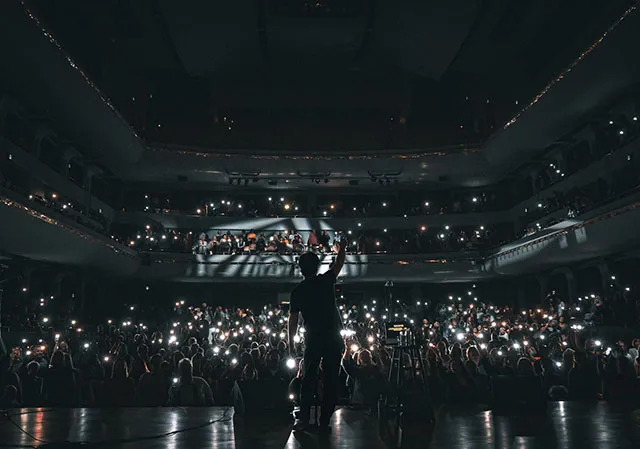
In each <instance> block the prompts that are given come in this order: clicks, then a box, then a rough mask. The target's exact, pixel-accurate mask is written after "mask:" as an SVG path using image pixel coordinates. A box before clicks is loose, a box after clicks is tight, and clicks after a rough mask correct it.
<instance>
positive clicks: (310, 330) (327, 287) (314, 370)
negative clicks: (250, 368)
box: [288, 238, 347, 434]
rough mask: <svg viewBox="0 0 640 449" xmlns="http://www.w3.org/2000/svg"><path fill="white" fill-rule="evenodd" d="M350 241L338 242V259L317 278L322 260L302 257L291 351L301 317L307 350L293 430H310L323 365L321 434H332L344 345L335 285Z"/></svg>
mask: <svg viewBox="0 0 640 449" xmlns="http://www.w3.org/2000/svg"><path fill="white" fill-rule="evenodd" d="M346 246H347V241H346V239H345V238H342V239H341V240H340V243H339V251H338V256H337V258H336V260H335V262H334V264H333V265H332V266H331V268H330V269H329V271H327V272H326V273H323V274H320V275H318V268H319V267H320V259H319V258H318V256H317V255H315V254H314V253H311V252H308V253H305V254H303V255H302V256H300V263H299V264H300V271H301V272H302V275H303V276H304V280H303V281H302V282H301V283H300V284H299V285H298V286H297V287H296V288H295V289H294V290H293V292H291V302H290V306H289V326H288V328H289V348H290V349H293V347H294V341H293V337H294V336H295V335H296V333H297V330H298V321H299V318H300V314H302V318H303V319H304V327H305V349H304V363H303V374H302V387H301V392H300V415H299V416H298V418H297V419H296V422H295V423H294V426H293V428H294V430H296V431H302V430H307V429H308V428H309V418H310V414H311V403H312V401H313V396H314V394H315V393H316V391H317V387H318V368H319V367H320V363H321V362H322V372H323V386H324V389H323V395H322V404H321V406H322V409H321V410H322V412H321V414H320V427H319V429H318V432H319V433H321V434H327V433H329V432H331V428H330V427H329V420H330V419H331V415H332V414H333V412H334V410H335V407H336V402H337V400H338V375H339V371H340V359H341V358H342V351H343V349H344V345H343V342H342V337H341V336H340V330H341V329H342V319H341V317H340V312H339V311H338V307H337V305H336V298H335V282H336V278H337V277H338V274H340V270H342V266H343V265H344V259H345V249H346Z"/></svg>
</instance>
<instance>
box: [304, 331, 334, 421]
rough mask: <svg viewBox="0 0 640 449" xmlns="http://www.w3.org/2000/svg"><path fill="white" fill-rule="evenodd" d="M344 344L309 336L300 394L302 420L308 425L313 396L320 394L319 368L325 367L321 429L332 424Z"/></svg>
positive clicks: (306, 344) (332, 339)
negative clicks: (330, 421) (322, 426)
mask: <svg viewBox="0 0 640 449" xmlns="http://www.w3.org/2000/svg"><path fill="white" fill-rule="evenodd" d="M343 349H344V347H343V345H342V341H341V340H340V339H339V338H338V339H336V338H335V337H330V338H327V337H325V338H322V337H320V338H318V337H313V336H311V335H307V336H306V340H305V350H304V371H303V374H302V387H301V391H300V419H301V420H302V421H304V422H308V421H309V416H310V415H311V405H312V404H313V396H314V395H315V393H316V392H317V390H318V376H319V373H318V368H319V367H320V363H322V386H323V391H322V403H321V404H320V405H321V407H322V412H321V414H320V425H327V424H329V420H330V419H331V415H332V414H333V412H334V410H335V408H336V403H337V402H338V388H339V374H340V360H341V359H342V350H343Z"/></svg>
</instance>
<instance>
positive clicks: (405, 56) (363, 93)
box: [24, 0, 640, 185]
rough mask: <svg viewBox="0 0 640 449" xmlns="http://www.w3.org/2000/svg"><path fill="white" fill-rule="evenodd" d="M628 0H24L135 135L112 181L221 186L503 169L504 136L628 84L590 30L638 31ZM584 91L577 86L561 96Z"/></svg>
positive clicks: (533, 146) (562, 118) (488, 178)
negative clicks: (186, 180)
mask: <svg viewBox="0 0 640 449" xmlns="http://www.w3.org/2000/svg"><path fill="white" fill-rule="evenodd" d="M633 4H634V2H633V1H630V0H612V1H606V2H589V3H585V2H581V1H578V0H564V1H559V0H555V1H545V2H516V1H507V0H504V1H486V0H451V1H435V0H424V1H419V2H398V1H391V0H386V1H383V0H321V1H305V0H256V1H248V0H247V1H232V2H222V1H210V0H188V1H180V2H177V1H172V0H150V1H135V0H108V1H97V0H91V1H87V0H83V1H80V0H74V1H72V0H26V1H24V6H25V8H26V10H27V11H28V14H29V15H30V16H31V17H32V18H35V22H36V23H37V26H38V27H41V29H42V30H46V31H47V32H49V33H50V35H51V39H52V40H55V43H56V45H58V46H59V48H60V50H61V51H62V52H64V54H65V55H68V57H69V58H70V60H71V61H73V63H74V64H75V65H76V66H77V67H78V68H80V69H81V70H82V73H83V75H86V79H88V80H89V81H90V83H91V85H92V86H95V87H96V89H99V91H100V93H101V95H103V96H104V98H105V99H107V100H108V102H109V105H110V106H112V107H113V108H115V110H117V112H118V114H120V115H121V117H122V118H123V119H124V120H125V121H126V123H127V124H128V125H130V128H131V133H132V135H135V137H136V138H137V139H138V140H139V142H140V144H141V145H142V147H143V148H144V149H145V151H142V152H141V154H140V155H137V156H136V157H135V158H133V159H134V161H133V162H134V163H133V164H131V163H130V162H132V161H130V160H126V162H127V163H126V164H125V163H121V164H119V165H118V164H113V165H114V166H118V170H117V172H118V174H119V175H122V176H124V177H125V178H127V179H131V180H140V181H158V182H163V181H167V180H168V179H173V180H175V179H177V177H178V176H187V175H189V176H190V177H191V179H194V180H198V181H201V182H209V181H212V182H221V181H226V179H227V177H228V173H229V172H243V171H245V172H247V173H251V172H256V171H258V170H260V171H261V172H262V173H263V174H264V173H266V170H270V171H269V173H270V174H271V175H273V176H276V175H278V173H279V174H280V175H282V176H286V175H288V176H294V175H295V174H296V173H298V172H299V171H300V170H302V171H303V172H305V173H319V174H322V173H328V172H332V173H333V175H335V174H336V173H341V174H342V175H345V176H343V179H347V178H348V177H347V176H346V175H347V174H348V173H349V172H350V171H351V172H353V171H354V170H355V166H356V165H358V166H359V167H365V168H366V170H367V171H374V172H383V171H385V170H386V171H388V172H393V171H398V170H399V171H402V172H403V173H411V176H410V178H411V180H412V182H422V181H429V182H437V181H438V180H441V181H442V180H443V179H446V180H450V181H451V182H454V183H459V184H469V185H472V184H476V185H478V184H484V183H488V182H494V181H495V180H496V179H497V178H500V177H502V176H504V174H505V173H504V171H505V170H506V167H512V166H513V165H514V164H516V163H517V162H518V161H519V162H521V160H522V154H517V153H516V152H514V146H516V145H515V144H516V143H517V144H518V145H519V146H520V147H521V151H523V152H525V153H526V154H527V155H530V154H531V153H533V152H535V151H537V150H540V149H541V148H540V146H542V147H544V146H546V145H548V144H549V143H550V141H553V139H554V138H557V137H559V136H558V135H557V134H558V132H561V133H562V132H566V131H567V130H568V128H570V126H572V125H573V122H574V121H575V118H576V117H577V116H579V115H580V114H582V113H584V112H585V111H588V110H591V109H592V108H593V107H595V106H597V105H598V104H599V103H600V102H601V101H603V99H607V98H608V97H610V96H611V95H612V93H613V92H614V91H615V90H618V89H620V88H622V87H626V86H627V85H628V84H629V82H628V79H630V78H632V76H635V75H636V74H637V70H636V67H635V65H633V66H631V65H630V64H636V63H635V62H633V63H627V62H625V64H626V65H625V70H627V71H628V72H629V73H626V72H625V71H624V70H622V71H621V70H619V69H618V68H617V66H616V64H618V63H620V64H622V62H620V61H622V60H624V61H628V60H629V59H630V58H627V57H626V56H625V55H624V54H620V55H618V56H619V58H620V61H618V62H615V61H614V62H612V61H611V58H608V57H606V55H604V52H605V51H608V50H607V49H606V48H604V47H606V46H607V40H606V39H604V40H603V37H605V36H608V35H609V37H607V39H610V40H613V39H614V38H616V34H618V35H621V36H619V39H620V40H622V37H624V36H626V37H627V38H628V37H629V33H633V32H634V31H629V30H626V29H625V27H626V28H629V29H633V28H635V29H637V28H640V27H633V26H632V22H633V21H635V24H636V25H637V24H638V19H637V12H636V11H635V10H633V11H631V12H630V8H631V9H633V8H632V6H631V5H633ZM618 28H620V30H619V29H618ZM625 33H627V34H625ZM635 33H636V34H635V37H637V32H635ZM600 46H602V47H603V48H602V49H600V48H599V47H600ZM609 51H610V50H609ZM598 52H600V53H602V54H601V55H597V54H596V53H598ZM591 53H593V55H592V54H591ZM588 58H591V59H592V60H593V61H594V62H589V61H587V59H588ZM598 58H599V60H598ZM583 59H584V60H585V61H583ZM636 59H637V58H636ZM589 64H591V67H588V66H589ZM582 66H585V67H587V68H588V70H589V73H592V75H591V76H592V81H593V80H595V79H596V77H597V78H598V79H600V80H602V77H603V76H606V75H607V74H611V73H613V72H614V71H615V73H616V75H615V76H616V77H617V79H616V80H613V82H611V83H607V82H604V83H603V82H602V81H601V82H600V83H599V84H598V85H597V87H596V88H593V86H592V85H591V84H589V83H590V82H591V81H590V80H591V79H590V80H588V79H587V78H586V75H583V74H581V73H575V72H578V69H580V70H583V71H586V70H587V68H585V69H583V68H582ZM629 67H630V68H629ZM603 70H604V71H606V70H609V72H607V73H604V72H603ZM621 73H622V74H621ZM565 78H566V80H565ZM569 78H574V79H575V80H574V81H572V82H571V85H572V86H574V91H573V92H571V91H570V89H568V88H567V86H564V85H563V84H566V83H567V82H568V81H567V80H569ZM563 80H564V81H563ZM605 80H606V78H605ZM561 81H562V82H561ZM25 82H26V81H25ZM581 83H582V84H581ZM556 84H558V86H556ZM550 88H552V89H550ZM562 89H564V90H562ZM584 89H589V90H588V92H589V98H588V99H584V98H582V99H581V100H580V101H574V99H573V97H571V95H574V96H575V95H578V94H579V93H580V94H581V95H582V97H584V93H585V91H584ZM556 91H557V92H556ZM27 94H28V93H27ZM34 95H35V94H34ZM543 95H546V96H547V97H549V98H552V97H554V95H555V97H557V98H556V99H554V100H553V101H555V102H557V104H554V105H550V104H549V105H546V106H547V107H548V108H550V110H552V111H553V113H554V114H557V117H553V118H554V119H555V121H556V122H557V123H559V124H561V125H562V126H556V127H555V128H553V129H551V128H549V129H547V128H544V129H543V127H542V125H541V124H540V123H538V122H536V120H542V119H545V121H550V119H549V117H550V116H552V115H553V114H551V115H550V114H549V113H547V112H541V113H540V117H538V118H537V119H536V117H535V116H534V115H535V114H534V112H535V111H534V110H533V109H535V108H532V110H531V111H529V108H531V106H533V105H536V103H537V102H538V101H539V100H540V99H541V98H542V96H543ZM544 100H545V102H546V103H550V102H551V100H548V99H546V98H545V99H544ZM540 103H541V105H542V103H543V101H540ZM542 106H544V105H542ZM86 113H87V114H89V111H87V112H86ZM528 116H532V117H528ZM519 122H526V123H527V124H530V126H529V128H527V127H526V126H523V125H522V123H519ZM544 125H545V126H547V127H550V126H551V125H549V124H547V123H545V124H544ZM509 127H511V128H514V130H510V129H507V128H509ZM508 132H510V133H511V134H508ZM512 134H513V135H512ZM114 145H115V143H114ZM127 145H128V146H135V145H130V144H127ZM129 154H131V152H129ZM126 156H127V155H123V156H122V158H124V159H126ZM212 156H213V157H212ZM445 156H446V157H445ZM449 156H451V157H449ZM279 157H282V158H284V159H283V160H280V159H278V158H279ZM256 158H259V159H256ZM260 158H261V159H260ZM274 158H275V159H274ZM167 161H170V162H167ZM363 161H364V162H363ZM389 161H391V163H389ZM341 164H342V165H341ZM263 166H265V167H270V166H277V168H274V167H271V168H263ZM496 167H499V168H500V170H498V169H496ZM365 173H366V171H365Z"/></svg>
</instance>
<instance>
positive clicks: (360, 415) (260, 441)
mask: <svg viewBox="0 0 640 449" xmlns="http://www.w3.org/2000/svg"><path fill="white" fill-rule="evenodd" d="M8 414H9V417H10V419H8V418H7V417H6V416H5V417H3V418H1V419H0V447H8V446H14V447H18V446H23V447H27V446H28V447H37V446H40V447H75V446H76V445H75V444H73V443H75V442H81V443H85V444H84V445H83V447H104V448H109V449H111V448H135V449H146V448H169V449H174V448H185V449H198V448H212V447H213V448H216V449H227V448H229V449H231V448H234V449H235V448H237V449H276V448H277V449H284V448H286V449H302V448H304V449H310V448H325V447H327V448H345V449H346V448H350V449H351V448H353V449H357V448H366V449H383V448H386V447H389V446H387V445H386V444H385V443H384V442H383V441H382V440H381V439H380V438H379V437H378V432H377V420H376V419H375V418H371V417H367V416H366V414H365V413H364V412H363V411H360V410H350V409H347V408H343V409H340V410H338V411H337V412H336V414H335V416H334V418H333V422H332V426H333V432H332V434H331V436H330V437H328V438H326V439H322V438H319V437H318V436H317V435H314V434H312V433H302V434H294V433H292V432H291V425H290V422H289V420H288V418H287V417H273V416H271V417H261V418H258V419H255V420H253V421H250V422H248V423H243V422H235V423H234V420H233V419H232V417H233V410H232V409H229V408H225V407H210V408H182V407H176V408H121V409H46V408H43V409H14V410H10V411H9V412H8ZM18 426H20V427H21V428H22V429H23V430H24V431H25V432H27V433H28V434H29V435H28V434H27V433H25V432H23V431H22V430H20V429H19V428H18ZM409 435H410V434H409ZM409 435H408V438H411V437H410V436H409ZM62 442H70V443H63V444H59V443H62ZM413 443H414V444H412V445H411V447H421V448H431V449H445V448H446V449H456V448H461V449H462V448H464V449H474V448H480V449H484V448H487V449H488V448H491V449H496V448H501V449H502V448H504V449H529V448H545V449H553V448H580V449H590V448H598V449H609V448H611V449H613V448H616V449H618V448H620V449H624V448H640V404H635V405H629V404H627V405H624V404H608V403H604V402H592V403H584V402H554V403H550V404H549V408H548V410H547V411H546V412H545V413H535V414H523V413H521V414H518V415H498V414H494V413H493V412H491V411H487V410H482V409H479V408H478V409H472V408H469V407H464V408H450V407H442V408H440V409H439V410H438V411H437V423H436V426H435V429H434V430H433V433H432V434H431V435H430V436H426V437H425V436H421V437H417V438H416V439H415V440H414V441H413Z"/></svg>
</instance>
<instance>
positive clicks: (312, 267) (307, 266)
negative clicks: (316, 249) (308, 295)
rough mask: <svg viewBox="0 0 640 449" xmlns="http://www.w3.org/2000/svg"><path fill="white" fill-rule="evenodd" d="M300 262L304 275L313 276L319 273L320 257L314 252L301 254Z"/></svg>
mask: <svg viewBox="0 0 640 449" xmlns="http://www.w3.org/2000/svg"><path fill="white" fill-rule="evenodd" d="M299 264H300V271H301V272H302V275H303V276H304V277H313V276H315V275H317V274H318V268H319V267H320V259H319V258H318V256H317V255H315V254H314V253H304V254H303V255H302V256H300V262H299Z"/></svg>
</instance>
